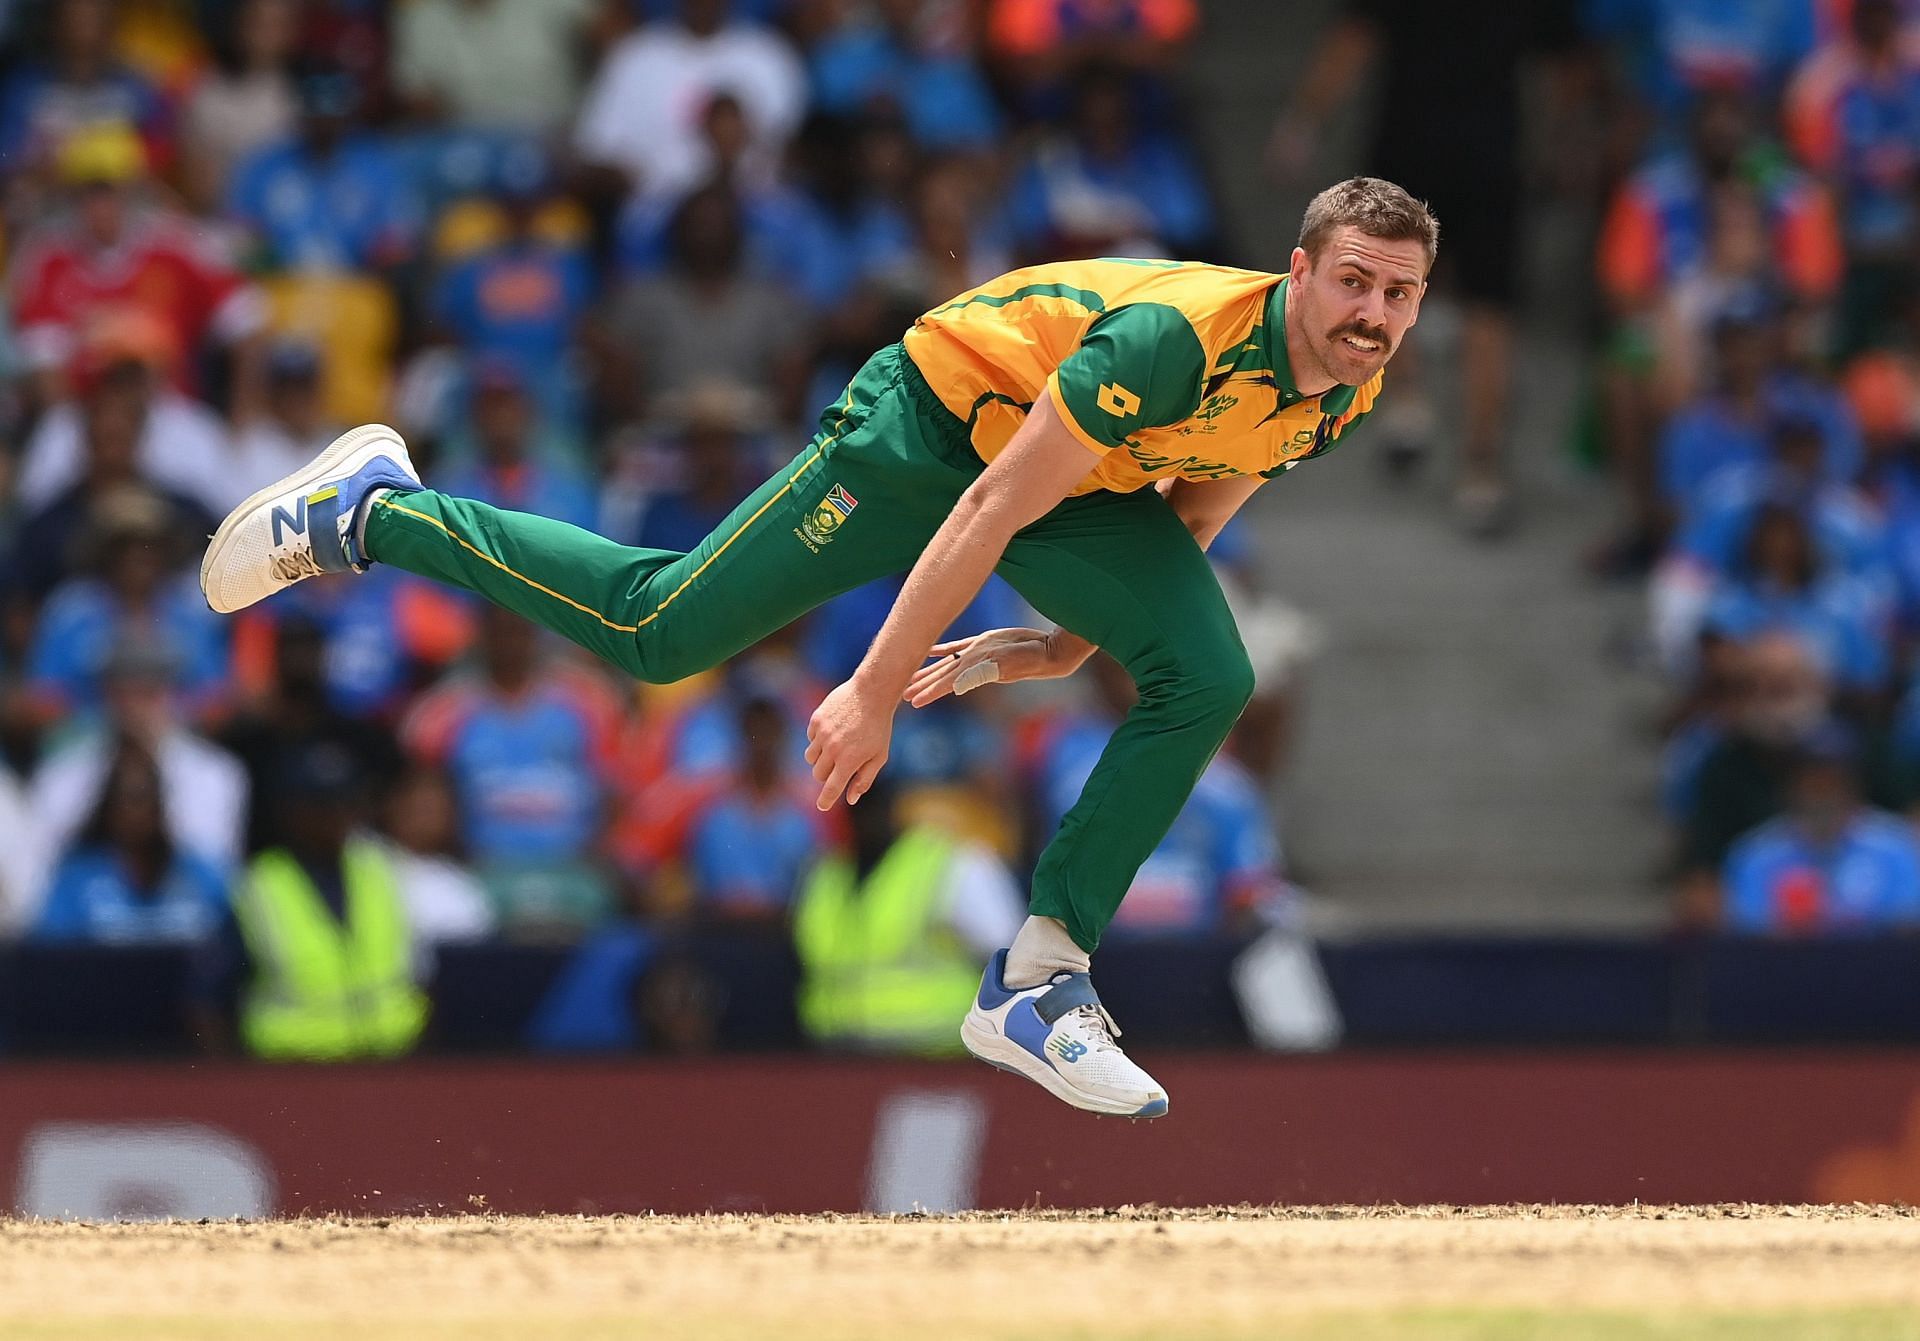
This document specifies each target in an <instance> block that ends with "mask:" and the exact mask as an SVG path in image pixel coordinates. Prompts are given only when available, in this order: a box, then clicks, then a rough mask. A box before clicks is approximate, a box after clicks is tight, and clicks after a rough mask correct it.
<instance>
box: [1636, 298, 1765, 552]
mask: <svg viewBox="0 0 1920 1341" xmlns="http://www.w3.org/2000/svg"><path fill="white" fill-rule="evenodd" d="M1778 335H1779V333H1778V330H1777V328H1776V327H1775V325H1774V324H1773V322H1772V320H1771V318H1770V317H1769V316H1767V315H1764V314H1761V313H1759V312H1756V311H1748V310H1745V309H1741V310H1735V311H1730V312H1724V313H1722V314H1721V315H1720V316H1719V317H1717V318H1716V319H1715V321H1714V323H1713V350H1714V360H1713V362H1714V370H1715V374H1716V377H1715V381H1716V386H1715V390H1714V392H1713V393H1712V394H1711V395H1708V396H1705V397H1703V398H1701V399H1699V400H1697V401H1694V402H1693V403H1692V404H1690V405H1685V406H1682V407H1681V408H1680V410H1679V411H1678V412H1677V413H1675V414H1674V416H1673V417H1672V418H1671V419H1670V420H1668V421H1667V426H1666V429H1665V431H1664V432H1663V433H1662V434H1661V437H1660V443H1659V448H1658V458H1657V459H1658V466H1657V469H1658V472H1659V479H1660V495H1661V502H1662V503H1663V504H1664V505H1665V507H1666V509H1667V512H1668V515H1669V517H1674V518H1684V517H1687V516H1689V515H1691V514H1692V513H1693V512H1694V511H1695V510H1696V509H1697V507H1698V505H1699V499H1700V492H1701V490H1702V489H1703V488H1704V487H1705V486H1706V482H1707V480H1708V479H1710V478H1711V477H1712V476H1713V475H1714V474H1715V473H1716V472H1717V471H1720V470H1724V469H1726V468H1727V467H1729V466H1748V465H1752V464H1753V463H1755V462H1757V461H1760V460H1763V459H1764V458H1765V456H1766V383H1767V376H1768V374H1769V372H1770V371H1771V370H1772V367H1773V354H1774V348H1775V345H1776V343H1777V340H1778Z"/></svg>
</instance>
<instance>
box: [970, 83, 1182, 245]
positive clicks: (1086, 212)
mask: <svg viewBox="0 0 1920 1341" xmlns="http://www.w3.org/2000/svg"><path fill="white" fill-rule="evenodd" d="M1008 208H1009V212H1010V216H1011V223H1012V227H1013V232H1014V235H1015V237H1016V239H1017V240H1018V242H1019V244H1020V246H1021V248H1022V250H1023V251H1024V253H1025V255H1026V257H1027V259H1030V260H1051V259H1056V258H1059V257H1063V256H1089V255H1092V256H1098V255H1103V254H1104V255H1122V256H1141V255H1145V256H1193V255H1201V254H1204V253H1205V252H1206V251H1207V249H1208V244H1209V242H1210V241H1211V239H1212V237H1213V234H1214V217H1213V204H1212V197H1211V193H1210V192H1209V191H1208V189H1207V183H1206V180H1205V178H1204V177H1202V175H1201V173H1200V168H1199V165H1198V164H1197V163H1196V162H1195V161H1194V159H1193V155H1192V153H1191V152H1190V151H1189V150H1188V149H1187V147H1186V146H1185V145H1183V144H1181V143H1180V142H1179V141H1178V140H1176V139H1174V138H1172V137H1171V136H1168V135H1165V134H1162V133H1159V132H1157V131H1152V130H1147V129H1145V128H1143V127H1142V126H1140V125H1138V124H1136V120H1135V116H1134V112H1133V108H1132V104H1131V100H1130V88H1129V85H1128V84H1127V82H1126V80H1125V79H1124V78H1123V77H1121V76H1119V75H1117V74H1115V73H1113V72H1111V71H1104V70H1100V69H1092V70H1089V71H1087V72H1085V73H1084V74H1083V75H1082V77H1081V82H1080V86H1079V89H1078V92H1077V95H1076V97H1075V99H1074V114H1073V119H1072V122H1071V127H1070V130H1069V131H1068V133H1066V134H1064V135H1054V136H1048V137H1047V138H1045V139H1043V140H1041V141H1040V143H1039V144H1037V145H1036V146H1035V147H1034V149H1033V151H1032V152H1031V153H1030V154H1029V155H1028V157H1027V160H1026V162H1025V164H1024V165H1022V167H1021V168H1020V171H1019V173H1018V175H1017V176H1016V177H1015V179H1014V183H1013V188H1012V199H1011V201H1010V202H1009V206H1008Z"/></svg>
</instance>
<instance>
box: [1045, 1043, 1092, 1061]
mask: <svg viewBox="0 0 1920 1341" xmlns="http://www.w3.org/2000/svg"><path fill="white" fill-rule="evenodd" d="M1047 1046H1048V1047H1049V1048H1051V1049H1053V1051H1054V1052H1055V1053H1056V1054H1058V1056H1059V1058H1060V1060H1061V1061H1063V1062H1077V1061H1079V1060H1080V1059H1081V1058H1082V1057H1084V1056H1086V1055H1087V1045H1086V1044H1085V1043H1082V1042H1080V1040H1078V1039H1074V1038H1056V1039H1054V1040H1053V1042H1051V1043H1049V1044H1047Z"/></svg>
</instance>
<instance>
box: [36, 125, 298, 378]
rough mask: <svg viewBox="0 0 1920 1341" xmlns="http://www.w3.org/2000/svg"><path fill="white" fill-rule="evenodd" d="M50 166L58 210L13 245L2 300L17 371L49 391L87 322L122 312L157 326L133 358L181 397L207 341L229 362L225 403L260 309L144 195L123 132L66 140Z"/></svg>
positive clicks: (237, 280) (177, 218)
mask: <svg viewBox="0 0 1920 1341" xmlns="http://www.w3.org/2000/svg"><path fill="white" fill-rule="evenodd" d="M55 166H56V169H57V172H58V175H59V179H60V181H61V182H62V184H63V185H64V186H65V187H66V190H67V194H68V199H69V205H70V208H69V211H68V212H67V213H65V214H62V215H60V216H57V217H55V218H54V219H51V220H49V221H48V222H47V223H46V224H45V225H44V226H43V227H41V228H39V229H37V230H35V231H34V232H33V233H31V234H30V235H29V236H28V237H27V239H26V241H25V242H24V243H23V244H22V245H21V249H20V254H19V257H18V258H17V260H16V262H15V265H14V277H13V285H12V292H11V295H10V297H11V302H12V308H13V320H14V324H15V326H16V327H17V328H18V329H19V332H20V345H21V348H22V351H23V352H24V354H25V356H26V360H27V362H28V364H29V366H31V367H32V368H33V369H35V370H36V371H37V372H38V373H40V374H41V375H42V376H43V377H45V378H50V379H53V380H54V381H55V382H57V381H58V380H59V377H60V375H61V374H63V373H64V371H65V369H66V368H67V366H68V364H69V362H70V361H71V360H72V359H73V358H74V357H75V356H76V355H77V354H79V353H80V352H81V351H82V350H83V349H84V347H85V344H86V341H87V337H88V334H89V331H90V330H91V329H92V328H93V327H94V326H95V325H96V324H97V323H99V322H100V321H102V320H103V319H106V318H110V317H113V316H115V315H116V314H118V313H121V312H124V311H127V310H129V309H131V310H133V311H136V312H144V313H146V314H148V315H149V316H150V317H151V318H153V319H155V320H156V321H157V324H158V329H159V331H160V332H161V335H160V336H159V337H158V343H160V346H161V347H160V348H158V349H151V350H145V351H143V352H144V353H145V354H146V355H147V356H148V357H149V358H150V359H152V361H154V362H156V363H160V364H162V365H163V366H164V368H165V371H166V373H167V375H168V376H169V378H170V379H171V380H172V381H173V382H174V384H175V385H177V386H178V387H180V388H181V389H183V390H187V391H191V390H193V389H194V388H196V387H197V386H199V385H200V383H201V380H202V379H201V376H200V373H201V370H200V368H199V367H198V366H197V363H196V359H197V356H198V354H199V351H200V350H201V349H202V347H203V346H204V345H206V344H207V343H209V342H212V343H214V344H217V345H222V346H224V347H226V348H227V349H228V351H229V352H230V354H231V356H232V357H233V358H234V359H235V360H236V364H235V367H234V369H233V375H234V381H235V382H236V394H239V392H240V391H241V390H243V389H249V388H251V386H252V385H253V383H252V382H251V381H250V380H249V379H250V378H251V377H252V376H253V374H254V373H255V372H256V371H257V369H255V368H254V366H253V365H252V363H251V362H250V361H249V360H250V359H251V358H252V357H253V346H254V341H255V338H256V337H257V336H258V334H259V332H260V331H261V329H262V328H263V327H264V325H265V323H266V307H265V302H264V300H263V298H262V297H261V294H260V292H259V290H258V289H256V288H254V287H253V286H252V285H251V284H249V283H248V282H247V281H246V279H245V278H244V277H243V276H242V275H241V274H240V273H239V272H238V271H237V270H235V269H234V267H233V266H232V264H231V263H230V262H229V260H228V258H227V257H226V256H224V255H223V254H221V251H220V249H219V248H218V246H217V245H216V244H215V242H214V241H213V240H212V239H211V238H210V237H209V236H208V235H207V234H206V233H205V232H204V231H203V230H200V229H198V228H197V227H196V226H195V225H194V224H193V222H192V221H191V220H188V219H186V218H185V217H183V216H181V215H179V214H176V213H175V212H173V211H172V210H169V209H166V208H165V207H163V206H160V205H158V204H155V203H152V202H151V201H149V200H147V199H145V198H144V194H143V192H142V189H141V188H142V187H143V185H144V183H145V181H146V177H147V172H148V163H147V151H146V148H145V146H144V145H142V143H141V141H140V138H139V137H138V136H137V135H135V134H134V132H133V129H132V128H131V127H129V126H127V125H124V124H119V123H113V122H107V123H102V124H98V125H93V126H89V127H87V128H86V129H84V130H79V131H76V132H74V133H73V134H72V135H70V136H68V137H67V139H66V140H65V142H64V143H63V144H62V145H61V147H60V149H59V152H58V156H57V158H56V160H55ZM56 398H57V397H56Z"/></svg>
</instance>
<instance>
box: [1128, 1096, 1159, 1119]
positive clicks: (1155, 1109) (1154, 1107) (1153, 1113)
mask: <svg viewBox="0 0 1920 1341" xmlns="http://www.w3.org/2000/svg"><path fill="white" fill-rule="evenodd" d="M1133 1115H1134V1116H1135V1117H1137V1118H1157V1117H1165V1116H1166V1115H1167V1101H1166V1100H1165V1099H1155V1100H1154V1101H1153V1102H1152V1103H1150V1104H1148V1105H1146V1107H1144V1108H1140V1109H1137V1110H1136V1111H1135V1112H1134V1114H1133Z"/></svg>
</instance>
